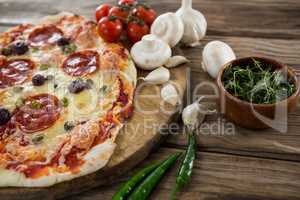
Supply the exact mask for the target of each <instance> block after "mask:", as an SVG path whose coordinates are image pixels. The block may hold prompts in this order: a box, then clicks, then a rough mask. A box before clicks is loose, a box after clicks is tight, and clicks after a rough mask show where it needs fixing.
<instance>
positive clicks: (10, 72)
mask: <svg viewBox="0 0 300 200" xmlns="http://www.w3.org/2000/svg"><path fill="white" fill-rule="evenodd" d="M34 66H35V64H34V63H33V62H32V61H31V60H28V59H14V60H9V61H3V62H0V88H5V87H9V86H13V85H16V84H20V83H23V82H24V81H26V80H27V79H28V78H29V77H30V75H31V72H32V70H33V69H34Z"/></svg>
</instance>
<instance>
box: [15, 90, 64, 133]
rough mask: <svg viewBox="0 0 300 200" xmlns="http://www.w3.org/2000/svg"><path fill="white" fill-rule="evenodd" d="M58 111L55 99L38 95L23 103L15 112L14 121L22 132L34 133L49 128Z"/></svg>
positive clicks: (57, 115)
mask: <svg viewBox="0 0 300 200" xmlns="http://www.w3.org/2000/svg"><path fill="white" fill-rule="evenodd" d="M60 110H61V108H60V105H59V100H58V99H57V97H55V96H53V95H50V94H39V95H35V96H31V97H28V98H27V99H26V100H25V101H24V105H23V106H22V107H21V108H18V110H17V111H16V114H15V120H16V123H17V125H18V127H19V128H20V129H21V130H22V131H23V132H25V133H34V132H37V131H41V130H44V129H47V128H49V127H51V126H52V125H53V124H54V123H55V122H56V120H57V119H58V118H59V115H60Z"/></svg>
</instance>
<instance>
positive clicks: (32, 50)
mask: <svg viewBox="0 0 300 200" xmlns="http://www.w3.org/2000/svg"><path fill="white" fill-rule="evenodd" d="M38 51H39V49H38V48H37V47H32V48H31V52H32V53H36V52H38Z"/></svg>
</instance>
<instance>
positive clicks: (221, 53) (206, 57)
mask: <svg viewBox="0 0 300 200" xmlns="http://www.w3.org/2000/svg"><path fill="white" fill-rule="evenodd" d="M234 59H236V56H235V54H234V52H233V50H232V49H231V47H230V46H229V45H228V44H226V43H224V42H221V41H212V42H209V43H208V44H207V45H206V46H205V47H204V49H203V52H202V68H203V70H204V71H207V72H208V74H209V75H210V76H211V77H213V78H217V76H218V73H219V71H220V69H221V68H222V66H223V65H225V64H226V63H228V62H230V61H232V60H234Z"/></svg>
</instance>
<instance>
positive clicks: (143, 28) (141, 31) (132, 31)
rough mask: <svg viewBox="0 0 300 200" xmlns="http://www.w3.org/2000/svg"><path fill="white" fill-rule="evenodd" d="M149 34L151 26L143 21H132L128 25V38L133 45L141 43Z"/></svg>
mask: <svg viewBox="0 0 300 200" xmlns="http://www.w3.org/2000/svg"><path fill="white" fill-rule="evenodd" d="M148 33H149V26H148V25H147V24H146V23H145V22H143V21H141V20H138V21H137V20H135V21H131V22H129V23H128V25H127V36H128V38H129V40H130V41H131V42H132V43H136V42H138V41H140V40H141V39H142V37H143V36H144V35H147V34H148Z"/></svg>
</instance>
